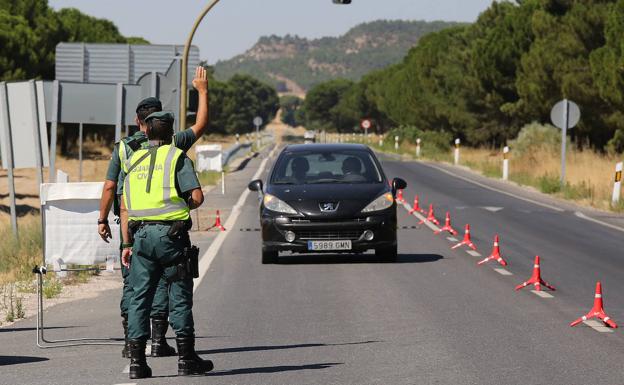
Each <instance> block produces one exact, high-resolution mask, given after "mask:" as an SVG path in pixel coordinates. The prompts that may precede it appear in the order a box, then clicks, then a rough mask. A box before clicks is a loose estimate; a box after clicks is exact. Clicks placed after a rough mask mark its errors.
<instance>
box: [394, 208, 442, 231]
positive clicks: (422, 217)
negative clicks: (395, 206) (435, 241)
mask: <svg viewBox="0 0 624 385" xmlns="http://www.w3.org/2000/svg"><path fill="white" fill-rule="evenodd" d="M403 207H405V209H406V210H407V211H408V212H409V211H410V210H411V209H412V206H410V205H409V204H407V202H403ZM412 215H413V216H415V217H416V218H418V220H420V221H425V222H424V224H425V226H427V227H428V228H430V229H431V230H433V231H440V228H439V227H438V226H436V225H434V224H433V223H431V222H429V221H427V220H426V218H425V217H424V216H423V215H422V214H421V213H419V212H413V213H412Z"/></svg>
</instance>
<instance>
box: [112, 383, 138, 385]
mask: <svg viewBox="0 0 624 385" xmlns="http://www.w3.org/2000/svg"><path fill="white" fill-rule="evenodd" d="M115 385H137V384H136V382H124V383H123V384H115Z"/></svg>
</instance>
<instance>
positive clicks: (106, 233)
mask: <svg viewBox="0 0 624 385" xmlns="http://www.w3.org/2000/svg"><path fill="white" fill-rule="evenodd" d="M98 234H100V237H101V238H102V240H104V242H106V243H109V242H108V240H109V239H111V238H112V237H113V236H112V234H111V229H110V226H109V225H108V223H102V224H101V225H98Z"/></svg>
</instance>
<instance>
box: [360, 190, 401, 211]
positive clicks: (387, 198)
mask: <svg viewBox="0 0 624 385" xmlns="http://www.w3.org/2000/svg"><path fill="white" fill-rule="evenodd" d="M392 203H394V197H393V196H392V194H390V193H386V194H383V195H382V196H380V197H378V198H377V199H375V200H374V201H372V202H371V203H369V204H368V206H366V207H364V210H362V212H363V213H370V212H371V211H380V210H385V209H387V208H389V207H390V206H392Z"/></svg>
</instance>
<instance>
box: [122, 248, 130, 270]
mask: <svg viewBox="0 0 624 385" xmlns="http://www.w3.org/2000/svg"><path fill="white" fill-rule="evenodd" d="M131 257H132V248H131V247H126V248H125V249H123V250H122V251H121V263H122V264H123V265H124V266H125V267H126V268H128V269H129V268H130V258H131Z"/></svg>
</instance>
